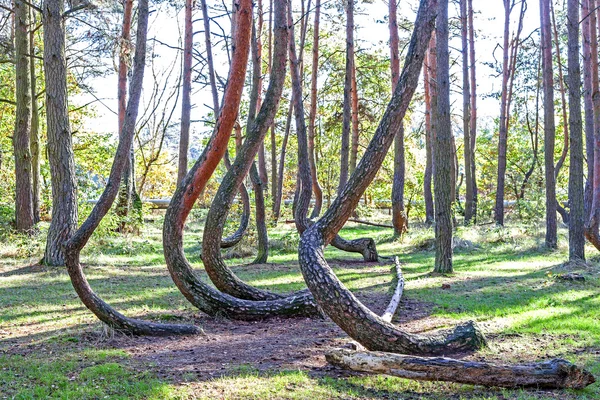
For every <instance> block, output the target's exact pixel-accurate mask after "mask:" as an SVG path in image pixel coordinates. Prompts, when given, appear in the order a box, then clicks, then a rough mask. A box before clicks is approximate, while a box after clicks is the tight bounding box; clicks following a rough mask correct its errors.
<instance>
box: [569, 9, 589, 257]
mask: <svg viewBox="0 0 600 400" xmlns="http://www.w3.org/2000/svg"><path fill="white" fill-rule="evenodd" d="M567 32H568V33H567V35H568V58H567V65H568V80H569V82H568V84H567V86H568V87H569V130H570V132H571V136H570V145H571V146H570V147H571V152H570V157H569V203H570V218H569V260H571V261H574V260H585V238H584V210H583V208H584V207H583V135H582V126H581V125H582V121H581V67H580V64H579V2H578V1H576V0H568V1H567Z"/></svg>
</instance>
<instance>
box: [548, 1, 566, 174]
mask: <svg viewBox="0 0 600 400" xmlns="http://www.w3.org/2000/svg"><path fill="white" fill-rule="evenodd" d="M550 14H551V16H552V31H553V34H554V46H555V50H556V63H557V64H558V83H559V89H560V102H561V108H562V109H561V111H562V119H563V131H564V139H563V140H564V142H563V143H564V144H563V148H562V152H561V154H560V158H559V159H558V162H557V163H556V166H555V167H554V176H555V180H558V174H559V173H560V169H561V168H562V166H563V164H564V163H565V160H566V159H567V154H568V153H569V118H568V116H567V99H566V96H565V82H564V77H563V71H562V69H563V65H562V61H561V58H560V46H559V42H558V30H557V29H556V18H555V16H554V5H553V4H552V2H550Z"/></svg>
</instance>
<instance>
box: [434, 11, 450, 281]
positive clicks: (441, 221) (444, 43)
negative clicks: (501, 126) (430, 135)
mask: <svg viewBox="0 0 600 400" xmlns="http://www.w3.org/2000/svg"><path fill="white" fill-rule="evenodd" d="M435 32H436V57H437V60H436V61H437V72H436V76H437V83H436V85H435V86H436V89H435V91H436V93H437V108H436V110H435V114H434V115H435V140H434V146H433V149H434V157H435V161H436V163H435V171H434V184H433V185H434V186H433V187H434V192H435V266H434V271H435V272H437V273H443V274H448V273H452V271H453V269H452V201H453V197H452V192H453V190H452V186H453V184H452V182H454V178H453V176H452V164H453V163H454V157H453V154H452V126H451V122H450V64H449V55H448V0H439V2H438V13H437V18H436V29H435Z"/></svg>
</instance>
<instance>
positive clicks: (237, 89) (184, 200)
mask: <svg viewBox="0 0 600 400" xmlns="http://www.w3.org/2000/svg"><path fill="white" fill-rule="evenodd" d="M237 7H238V12H237V14H238V15H237V18H236V21H237V23H236V28H235V32H236V34H235V36H234V38H235V46H234V52H233V57H232V63H231V69H230V73H229V79H228V83H227V88H226V90H225V96H224V101H223V105H222V107H221V113H220V115H219V119H218V123H217V126H216V128H215V133H214V134H213V137H212V138H211V140H210V142H209V144H208V146H207V147H206V149H205V150H204V152H203V153H202V155H201V156H200V158H199V159H198V161H197V162H196V164H195V165H194V166H193V167H192V169H191V170H190V171H189V172H188V175H187V176H186V177H185V179H184V181H183V182H182V184H181V185H180V186H179V187H178V189H177V190H176V191H175V194H174V195H173V199H172V200H171V204H170V206H169V208H168V209H167V214H166V216H165V224H164V228H163V244H164V253H165V259H166V261H167V266H168V268H169V272H170V274H171V277H172V278H173V281H174V282H175V284H176V285H177V287H178V288H179V290H180V291H181V292H182V293H183V294H184V296H185V297H186V298H187V299H188V300H189V301H190V302H191V303H192V304H194V305H195V306H196V307H198V308H199V309H200V310H202V311H203V312H205V313H207V314H209V315H222V316H225V317H228V318H236V319H247V320H252V319H262V318H267V317H270V316H276V315H298V314H301V315H312V314H314V313H315V312H316V307H315V306H314V303H313V301H312V299H311V297H310V295H309V294H307V293H303V294H300V295H292V296H288V297H285V298H279V299H273V300H268V301H250V300H243V299H239V298H236V297H234V296H231V295H229V294H226V293H221V292H219V291H218V290H215V289H214V288H213V287H212V286H210V285H208V284H206V283H204V282H202V281H201V280H200V279H198V277H197V276H196V275H195V274H194V271H193V269H192V268H191V266H190V264H189V263H188V261H187V260H186V258H185V255H184V253H183V240H182V230H183V224H184V222H185V219H186V217H187V215H188V213H189V211H190V209H191V207H192V206H193V204H194V202H195V200H196V199H197V197H198V194H199V193H200V190H201V189H202V188H203V187H204V186H205V185H206V182H207V181H208V179H209V178H210V175H211V174H212V173H213V172H214V169H215V168H216V166H217V164H218V162H219V160H220V159H221V158H222V157H223V153H224V151H225V148H226V144H227V141H228V139H229V136H230V135H231V131H232V129H233V125H234V123H235V117H236V115H237V109H238V108H239V104H240V101H241V94H242V90H243V85H244V77H245V72H246V64H247V59H248V50H249V42H250V40H249V39H250V30H251V25H252V10H251V2H250V1H249V0H240V1H239V3H238V4H237ZM285 12H286V5H285V3H284V2H276V3H275V15H276V18H275V19H276V21H275V26H274V29H275V30H276V32H277V34H276V39H275V48H276V49H277V50H275V56H274V57H273V58H274V60H276V61H274V66H273V67H272V71H273V76H272V79H271V80H270V82H269V88H268V90H267V95H266V96H265V98H266V99H267V101H265V102H264V103H263V106H262V107H261V110H260V112H259V113H258V115H257V116H256V119H255V123H254V124H253V125H252V128H251V130H250V132H248V133H247V136H246V140H245V142H244V143H243V145H242V147H241V149H240V151H239V152H238V155H237V156H236V160H235V162H234V163H233V165H232V167H231V169H230V170H229V171H228V172H227V174H226V176H225V178H224V179H223V182H222V184H221V186H220V187H219V192H220V193H223V194H224V195H226V196H229V197H232V196H231V193H234V194H235V190H236V189H237V186H238V185H237V184H236V181H237V180H239V181H241V180H242V179H243V178H244V176H245V175H246V173H247V172H248V170H249V168H250V163H251V162H252V161H253V160H254V157H255V156H256V152H257V151H258V146H259V144H260V143H261V142H262V140H263V139H264V136H265V134H266V130H267V129H268V127H269V126H271V124H272V122H273V118H274V116H275V112H276V110H277V103H278V99H279V97H280V95H281V90H282V88H283V79H284V77H285V72H284V71H285V63H286V57H285V54H286V51H287V42H288V40H287V38H288V27H287V24H286V19H285ZM275 64H276V65H277V67H275ZM276 69H277V71H279V73H275V70H276ZM275 77H277V79H275ZM248 160H249V161H248ZM220 198H221V195H220V194H217V195H216V196H215V200H218V201H220ZM230 203H231V201H230V200H225V204H226V205H229V204H230ZM216 207H217V206H216V205H215V201H213V204H212V206H211V210H210V212H209V216H208V217H207V223H206V227H207V228H215V227H216V230H217V231H219V234H218V235H216V236H214V235H211V236H212V237H209V235H207V234H206V230H205V235H204V238H203V246H202V247H203V260H204V262H205V266H207V265H208V266H209V267H208V268H206V269H207V272H209V275H211V279H212V278H214V276H215V275H214V274H213V273H212V272H210V269H211V268H210V265H213V264H211V263H212V262H213V261H215V262H218V259H219V258H218V257H215V255H218V254H219V243H218V242H219V241H220V238H221V232H222V228H221V225H222V224H220V223H215V224H213V223H212V222H209V219H210V220H211V221H212V218H213V216H214V217H215V218H216V219H217V220H218V219H220V218H223V217H222V216H221V215H222V214H223V213H221V211H225V212H224V214H225V216H226V213H227V211H228V210H217V209H216ZM227 208H228V206H227ZM219 276H220V275H219ZM232 277H233V278H235V279H237V277H235V275H232ZM216 282H218V280H216ZM240 282H241V281H240ZM241 284H243V282H241ZM244 285H245V284H244ZM246 286H247V285H246ZM250 288H251V287H250ZM252 289H254V288H252ZM254 291H256V289H254ZM274 296H278V295H273V296H272V297H274Z"/></svg>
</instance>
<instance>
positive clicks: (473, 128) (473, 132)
mask: <svg viewBox="0 0 600 400" xmlns="http://www.w3.org/2000/svg"><path fill="white" fill-rule="evenodd" d="M467 8H468V11H467V12H468V19H469V61H470V62H471V67H470V79H471V85H470V86H471V116H470V124H469V134H470V137H471V179H472V184H471V186H472V190H473V223H476V222H477V169H476V167H475V164H476V163H475V147H476V142H477V75H476V73H475V69H476V68H475V66H476V64H477V63H476V60H475V28H474V26H473V0H467Z"/></svg>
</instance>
